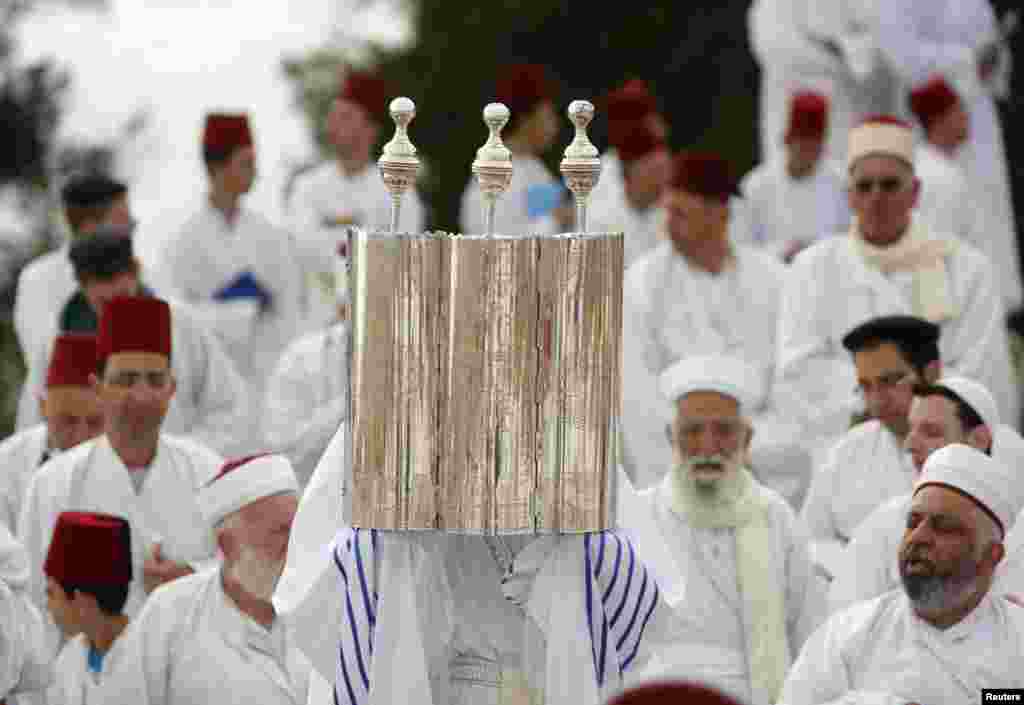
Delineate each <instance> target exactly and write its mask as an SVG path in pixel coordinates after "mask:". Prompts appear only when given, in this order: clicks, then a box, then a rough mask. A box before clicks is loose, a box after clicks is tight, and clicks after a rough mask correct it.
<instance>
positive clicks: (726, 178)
mask: <svg viewBox="0 0 1024 705" xmlns="http://www.w3.org/2000/svg"><path fill="white" fill-rule="evenodd" d="M672 188H674V189H677V190H679V191H689V192H690V193H696V194H699V195H701V196H706V197H708V198H717V199H719V200H721V201H723V202H724V201H728V200H729V196H731V195H739V185H738V183H737V181H736V177H735V175H734V174H733V170H732V167H731V166H730V165H729V162H727V161H725V159H723V158H722V157H720V156H719V155H717V154H714V153H712V152H683V153H681V154H679V155H677V156H676V158H675V160H674V161H673V164H672Z"/></svg>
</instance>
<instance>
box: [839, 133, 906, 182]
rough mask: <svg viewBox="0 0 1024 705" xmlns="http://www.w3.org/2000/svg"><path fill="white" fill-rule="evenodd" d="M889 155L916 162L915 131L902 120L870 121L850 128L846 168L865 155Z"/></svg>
mask: <svg viewBox="0 0 1024 705" xmlns="http://www.w3.org/2000/svg"><path fill="white" fill-rule="evenodd" d="M873 154H879V155H889V156H891V157H897V158H899V159H902V160H904V161H905V162H907V164H910V165H913V164H914V131H913V129H911V127H910V125H907V124H906V123H903V122H902V121H893V122H889V121H878V122H875V121H868V122H864V123H863V124H860V125H858V126H857V127H854V128H853V129H852V130H850V143H849V150H848V153H847V157H846V169H847V171H850V170H851V169H853V165H854V164H856V163H857V161H858V160H859V159H861V158H863V157H867V156H870V155H873Z"/></svg>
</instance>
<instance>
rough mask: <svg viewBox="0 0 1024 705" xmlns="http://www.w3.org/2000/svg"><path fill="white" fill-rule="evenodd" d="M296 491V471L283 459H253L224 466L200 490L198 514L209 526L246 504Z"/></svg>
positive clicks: (261, 457) (297, 486)
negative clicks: (201, 514) (200, 514)
mask: <svg viewBox="0 0 1024 705" xmlns="http://www.w3.org/2000/svg"><path fill="white" fill-rule="evenodd" d="M298 491H299V483H298V482H297V481H296V480H295V470H293V469H292V464H291V463H290V462H289V461H288V459H287V458H285V457H284V456H283V455H252V456H249V457H246V458H239V459H238V460H230V461H228V462H226V463H224V466H223V467H222V468H221V470H220V472H219V473H217V476H216V477H214V478H213V479H212V480H210V481H209V482H207V483H206V484H205V485H203V486H202V487H201V488H200V489H199V510H200V511H201V512H202V513H203V518H205V519H206V522H207V523H208V524H209V525H210V526H215V525H216V524H217V523H218V522H219V521H220V520H221V519H223V518H224V517H226V516H228V515H229V514H233V513H235V512H237V511H238V510H239V509H241V508H242V507H244V506H245V505H247V504H252V503H253V502H255V501H257V500H260V499H263V498H264V497H271V496H273V495H276V494H282V493H284V492H295V493H298Z"/></svg>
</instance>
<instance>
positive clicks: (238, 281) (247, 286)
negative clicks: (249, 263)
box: [213, 270, 272, 311]
mask: <svg viewBox="0 0 1024 705" xmlns="http://www.w3.org/2000/svg"><path fill="white" fill-rule="evenodd" d="M213 298H214V300H215V301H233V300H235V299H256V300H257V301H258V302H259V304H260V311H266V310H267V309H268V308H270V304H271V299H272V297H271V295H270V292H269V291H268V290H267V289H266V288H264V287H263V285H262V284H260V281H259V279H257V278H256V275H255V274H253V273H252V272H250V271H248V270H246V271H244V272H242V273H241V274H239V275H238V276H237V277H235V278H234V280H232V281H231V283H230V284H227V285H225V286H224V287H222V288H221V289H219V290H218V291H216V292H214V294H213Z"/></svg>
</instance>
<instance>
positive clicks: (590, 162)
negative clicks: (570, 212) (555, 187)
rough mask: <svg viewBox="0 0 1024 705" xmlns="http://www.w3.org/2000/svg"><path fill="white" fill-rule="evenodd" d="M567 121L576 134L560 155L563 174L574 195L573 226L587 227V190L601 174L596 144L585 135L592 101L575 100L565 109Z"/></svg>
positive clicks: (592, 186) (583, 230) (582, 228)
mask: <svg viewBox="0 0 1024 705" xmlns="http://www.w3.org/2000/svg"><path fill="white" fill-rule="evenodd" d="M567 113H568V115H569V122H571V123H572V124H573V127H575V128H576V136H575V137H573V140H572V142H571V143H570V144H569V146H568V147H566V149H565V156H564V158H563V159H562V164H561V167H560V168H561V171H562V178H564V179H565V185H566V187H567V188H568V189H569V190H570V191H572V194H573V196H574V197H575V199H576V229H577V230H578V231H579V232H581V233H583V232H586V231H587V203H588V201H589V200H590V192H591V191H593V190H594V187H595V186H597V182H598V180H599V179H600V178H601V160H600V159H598V152H597V147H595V146H594V145H593V143H592V142H591V141H590V138H589V137H588V136H587V127H589V126H590V121H591V120H593V119H594V105H593V104H592V103H590V102H589V101H586V100H574V101H573V102H571V103H569V109H568V111H567Z"/></svg>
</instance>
